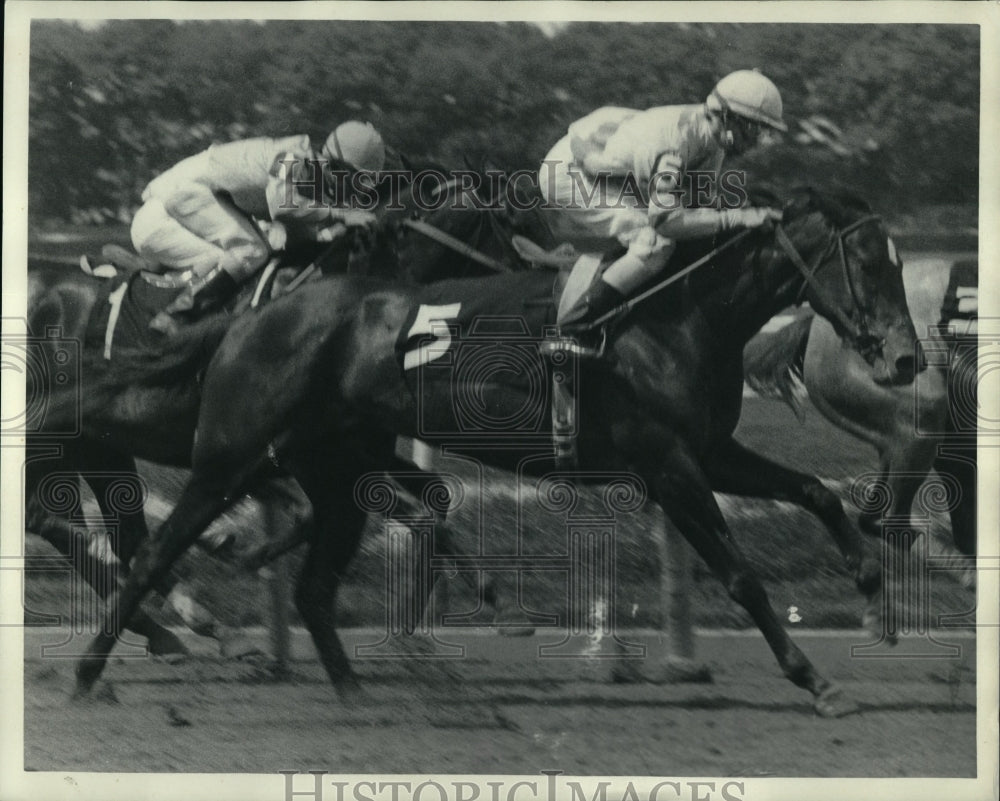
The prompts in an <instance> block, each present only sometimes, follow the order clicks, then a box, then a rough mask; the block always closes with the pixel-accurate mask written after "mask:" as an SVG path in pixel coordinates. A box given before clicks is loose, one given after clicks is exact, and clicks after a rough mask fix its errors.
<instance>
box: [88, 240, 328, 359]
mask: <svg viewBox="0 0 1000 801" xmlns="http://www.w3.org/2000/svg"><path fill="white" fill-rule="evenodd" d="M80 269H81V270H83V271H84V272H85V273H87V274H88V275H92V276H94V277H95V278H100V279H102V280H104V281H105V282H106V283H105V286H104V287H103V294H102V296H101V297H100V298H99V299H98V302H97V303H95V304H94V308H93V311H92V312H91V317H90V320H89V321H88V324H87V334H86V340H87V343H88V345H90V346H91V347H95V348H96V347H100V346H103V354H104V358H105V360H108V361H110V360H111V354H112V349H113V345H114V343H115V341H116V340H117V341H118V342H122V341H126V342H128V343H129V346H130V348H139V349H147V348H148V349H149V350H150V351H153V350H157V349H158V348H159V346H160V345H161V344H162V342H163V334H162V333H161V332H159V331H156V330H154V329H151V328H150V325H149V324H150V322H151V321H152V320H153V319H154V318H155V317H157V316H158V315H159V314H160V313H161V312H163V310H164V309H166V308H167V306H169V305H170V304H171V303H172V302H173V301H174V299H175V298H176V297H177V296H178V295H179V294H180V293H181V292H182V291H183V290H184V288H185V287H186V286H187V285H188V284H189V283H190V281H191V280H192V278H193V273H192V272H191V271H190V270H186V271H183V272H170V273H162V272H158V271H157V270H156V265H153V264H151V263H150V262H149V261H147V260H146V259H144V258H143V257H142V256H139V255H137V254H135V253H132V252H131V251H129V250H127V249H126V248H123V247H121V246H120V245H114V244H108V245H105V246H104V247H103V248H102V249H101V255H100V258H98V259H90V258H88V257H87V256H82V257H81V258H80ZM289 270H292V268H285V269H282V268H280V265H279V264H278V263H277V260H276V259H275V260H272V262H271V263H270V264H268V265H267V267H265V269H264V270H263V271H262V272H261V274H260V275H259V276H258V277H257V280H256V282H255V283H254V291H253V293H252V295H250V296H246V295H245V293H240V294H238V295H237V296H236V297H234V298H233V299H232V301H231V302H230V303H229V304H227V306H226V308H227V310H228V311H229V312H230V313H235V314H238V313H240V312H242V311H244V310H245V309H246V308H253V307H256V306H257V305H258V304H259V303H261V302H262V301H264V300H265V299H268V298H272V297H276V296H277V295H278V294H281V293H282V292H283V291H285V288H286V286H287V285H288V284H289V282H290V281H291V279H292V277H293V276H289V275H287V274H286V272H287V271H289ZM294 272H298V271H297V270H294ZM308 277H311V275H310V276H304V277H303V278H308Z"/></svg>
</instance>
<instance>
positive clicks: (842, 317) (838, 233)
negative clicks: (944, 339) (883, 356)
mask: <svg viewBox="0 0 1000 801" xmlns="http://www.w3.org/2000/svg"><path fill="white" fill-rule="evenodd" d="M872 222H877V223H880V224H881V222H882V218H881V217H879V216H878V215H877V214H869V215H866V216H864V217H862V218H860V219H858V220H855V221H854V222H852V223H851V224H850V225H848V226H847V227H845V228H841V229H838V230H834V231H833V233H832V235H831V237H830V244H829V245H828V246H827V247H826V248H825V249H824V251H823V252H822V253H821V254H820V255H819V257H818V258H817V259H816V262H815V263H814V264H813V266H812V267H809V266H807V265H806V263H805V260H804V259H803V258H802V256H801V255H800V254H799V252H798V250H796V248H795V245H794V244H793V243H792V240H791V239H789V237H788V234H786V233H785V230H784V228H782V227H781V225H778V226H776V227H775V230H774V240H775V242H777V243H778V245H779V246H780V247H781V249H782V250H783V251H785V254H786V255H787V256H788V258H789V259H791V261H792V264H794V265H795V267H796V269H797V270H798V271H799V272H800V273H801V274H802V277H803V278H804V279H805V283H803V285H802V289H800V290H799V293H798V295H797V296H796V298H795V303H796V305H798V304H799V303H801V302H802V298H803V296H804V295H805V291H806V288H807V287H810V288H811V289H812V290H813V292H814V293H815V294H816V297H817V299H818V300H819V301H820V302H821V303H822V304H823V305H824V306H825V307H826V309H827V310H828V311H829V312H830V314H831V315H832V316H833V317H835V318H836V320H837V322H838V323H839V324H840V326H841V327H842V328H843V330H844V331H846V332H847V334H848V336H850V338H851V340H852V341H853V343H854V347H855V348H856V349H857V351H858V352H859V353H860V354H861V355H862V356H865V357H866V358H867V357H869V356H874V354H876V353H878V352H879V351H881V350H882V347H883V346H884V345H885V340H884V339H879V338H878V337H876V336H875V335H874V334H872V332H871V329H870V328H869V326H868V316H867V315H866V314H865V310H864V307H863V306H862V305H861V301H860V299H859V298H858V292H857V288H856V287H855V286H854V281H853V280H852V279H851V270H850V267H849V266H848V263H847V251H846V250H845V248H844V242H845V241H846V239H847V237H848V236H850V235H851V234H852V233H854V232H855V231H857V230H858V229H859V228H860V227H861V226H863V225H867V224H868V223H872ZM834 250H836V251H837V253H838V254H839V256H840V266H841V270H842V273H843V276H844V282H845V283H846V284H847V290H848V292H849V293H850V296H851V302H852V303H853V304H854V311H855V312H857V317H858V321H857V322H855V321H854V320H852V319H851V318H850V317H849V316H848V315H847V314H845V313H844V312H843V310H841V308H840V307H839V306H838V305H837V304H835V303H833V302H831V301H830V296H829V293H828V292H825V291H824V290H823V288H822V286H820V284H819V282H818V281H817V280H816V274H817V273H818V272H819V271H820V269H821V268H822V267H823V265H824V264H826V262H827V260H828V259H829V257H830V255H831V254H832V253H833V251H834Z"/></svg>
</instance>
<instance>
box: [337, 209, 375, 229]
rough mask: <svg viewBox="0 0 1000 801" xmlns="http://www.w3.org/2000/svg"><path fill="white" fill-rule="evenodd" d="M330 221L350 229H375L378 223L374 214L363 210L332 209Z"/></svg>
mask: <svg viewBox="0 0 1000 801" xmlns="http://www.w3.org/2000/svg"><path fill="white" fill-rule="evenodd" d="M330 219H331V220H332V221H335V222H340V223H343V224H344V225H346V226H347V227H348V228H374V227H375V223H376V222H377V218H376V217H375V214H374V213H373V212H370V211H364V210H362V209H330Z"/></svg>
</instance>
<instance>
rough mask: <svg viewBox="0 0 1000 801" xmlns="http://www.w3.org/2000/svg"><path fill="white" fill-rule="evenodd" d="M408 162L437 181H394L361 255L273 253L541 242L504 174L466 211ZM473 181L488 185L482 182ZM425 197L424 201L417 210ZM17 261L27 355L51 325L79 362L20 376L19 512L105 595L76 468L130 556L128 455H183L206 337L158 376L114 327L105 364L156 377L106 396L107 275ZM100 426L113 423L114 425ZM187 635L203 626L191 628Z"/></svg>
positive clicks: (243, 298)
mask: <svg viewBox="0 0 1000 801" xmlns="http://www.w3.org/2000/svg"><path fill="white" fill-rule="evenodd" d="M420 170H423V172H426V173H427V174H428V175H430V176H431V177H433V176H434V175H439V176H440V177H441V179H442V180H441V182H440V183H439V184H437V185H434V184H433V183H432V182H429V181H422V182H421V184H420V186H419V197H418V196H416V195H415V191H416V190H415V188H414V187H409V186H407V187H403V188H402V192H401V194H400V195H399V196H398V197H394V198H393V202H392V203H391V204H387V205H388V206H389V207H388V208H387V209H386V208H383V210H382V212H381V215H380V224H379V227H378V230H377V231H376V232H375V235H374V236H373V237H371V238H370V241H369V242H367V247H366V248H364V249H363V251H364V252H363V253H361V254H358V253H356V252H355V253H351V252H350V251H351V248H349V247H346V246H345V247H340V248H338V247H331V248H325V247H323V248H318V247H305V248H300V249H299V251H298V252H295V253H286V254H283V256H284V257H283V259H282V263H283V264H284V265H287V267H288V269H289V270H292V269H294V265H298V268H299V269H301V268H302V267H303V266H304V265H305V264H307V263H309V262H314V263H317V264H319V265H320V266H321V267H322V271H323V272H343V271H346V270H350V271H351V272H355V271H359V270H360V271H364V272H369V271H371V272H374V273H376V274H378V275H382V276H385V277H394V278H402V279H403V280H411V281H415V282H423V281H426V280H428V279H429V278H430V277H432V276H436V275H438V274H439V273H440V272H441V271H442V270H445V271H446V272H447V274H448V275H468V274H481V273H483V272H490V271H491V270H494V271H495V270H518V269H525V268H526V266H527V265H525V264H523V263H521V262H520V260H519V258H518V256H517V254H516V253H515V252H514V251H513V249H512V247H511V245H510V241H511V235H512V234H514V233H520V234H523V235H527V236H529V237H531V238H532V239H534V240H536V241H539V242H542V243H546V244H547V243H548V237H549V234H548V229H547V227H546V226H545V225H544V223H543V222H542V220H541V217H540V215H538V213H537V212H535V211H532V210H528V211H523V210H520V209H519V208H515V206H516V205H518V203H517V201H518V200H520V201H521V204H520V205H522V206H523V205H524V201H525V198H523V197H521V198H518V197H517V196H516V195H514V194H513V192H512V191H510V190H508V189H507V187H506V185H505V184H504V183H494V184H492V185H490V186H489V190H490V191H483V190H480V191H479V192H477V193H476V194H475V197H471V198H470V196H469V195H468V193H466V196H465V204H466V206H465V208H466V210H465V211H456V207H461V206H462V203H460V202H458V200H457V192H458V187H457V185H456V184H455V183H454V182H448V181H446V180H444V179H445V171H444V170H443V169H441V168H438V167H436V166H433V169H425V168H419V169H418V168H416V167H414V171H415V172H420ZM477 183H479V184H481V185H483V186H485V185H486V182H485V181H482V180H480V181H478V182H477ZM508 194H510V198H508ZM511 199H513V200H514V203H511V202H510V200H511ZM472 201H474V202H472ZM428 205H430V206H431V207H432V210H430V211H427V210H426V207H427V206H428ZM422 207H423V208H424V211H421V208H422ZM421 226H430V228H427V227H424V228H421ZM427 230H429V231H430V233H431V234H432V235H434V234H443V235H444V236H446V237H449V238H450V239H451V240H452V241H459V242H461V243H463V244H465V245H467V246H468V247H469V248H470V249H471V250H472V251H475V253H476V255H477V256H480V257H481V256H483V255H485V256H486V257H487V258H488V259H489V260H491V261H492V262H493V263H494V265H495V266H494V267H492V268H487V267H484V266H483V264H482V263H480V262H477V261H475V259H471V258H468V257H465V256H459V255H456V254H455V252H454V251H453V250H451V249H450V246H448V245H446V244H442V243H441V242H440V241H437V240H435V239H432V238H431V237H430V236H428V234H427V233H425V231H427ZM345 244H347V243H345ZM355 250H356V249H355ZM28 267H29V270H28V280H29V298H28V323H29V328H30V330H29V334H31V335H33V337H32V339H31V342H32V347H34V348H35V349H36V350H37V351H38V352H36V353H34V354H32V357H33V358H34V360H35V361H36V362H38V363H39V364H44V361H45V356H44V353H45V352H47V351H49V350H52V349H53V347H58V342H56V341H52V342H47V341H46V338H45V333H46V332H47V331H55V330H58V331H60V338H61V339H62V340H64V341H69V342H72V343H78V344H79V345H81V347H80V349H79V353H78V356H79V357H80V358H81V359H82V364H73V365H71V366H72V367H75V368H79V369H78V370H77V371H76V372H77V374H78V375H79V376H80V378H81V379H83V383H79V384H78V383H77V382H75V381H73V382H70V383H68V384H65V385H61V386H56V385H54V384H51V383H48V382H47V380H46V376H47V374H46V373H44V372H42V373H37V372H29V374H28V383H29V386H28V388H27V389H28V398H29V399H34V400H35V401H36V405H38V404H41V405H42V406H44V407H45V409H44V415H43V417H44V418H45V419H44V420H43V421H42V423H41V424H40V425H39V426H38V428H39V431H38V432H37V433H36V434H33V435H31V436H29V441H28V446H29V459H28V462H27V466H26V486H25V511H26V521H25V522H26V524H27V527H28V528H29V529H30V530H32V531H34V532H35V533H37V534H39V535H40V536H42V537H43V538H44V539H46V540H47V541H48V542H49V543H50V544H51V545H53V546H54V547H55V548H56V549H57V550H58V551H59V552H60V553H62V554H63V555H64V556H66V557H67V558H68V559H69V560H70V561H71V562H72V564H73V566H74V567H75V569H76V570H77V571H78V572H79V573H80V575H81V576H82V577H84V578H85V580H87V581H88V582H90V583H91V584H92V586H93V587H94V589H95V590H96V591H97V593H98V594H99V595H100V596H101V597H102V598H103V597H106V596H107V594H108V593H109V592H110V590H111V589H112V588H113V586H114V583H115V576H116V573H115V571H116V570H117V569H118V568H117V566H116V565H115V563H113V562H108V561H107V560H103V559H101V558H98V557H97V556H95V555H93V554H92V553H91V552H90V548H89V541H88V538H87V536H86V534H85V529H84V528H83V527H81V526H79V525H74V523H73V520H74V519H76V520H79V519H81V515H82V513H81V502H80V494H79V489H78V486H77V476H80V477H82V478H83V479H84V480H85V481H86V482H87V483H88V484H89V485H90V487H91V489H92V490H93V492H94V495H95V497H96V499H97V501H98V504H99V506H100V510H101V514H102V515H103V517H104V519H105V521H107V522H108V524H109V525H113V527H114V532H115V534H114V536H112V538H111V543H112V549H113V551H114V553H115V556H116V557H117V560H118V562H119V563H120V564H122V565H128V563H129V561H130V560H131V558H132V556H133V555H134V553H135V549H136V548H137V547H138V545H139V543H141V542H142V541H143V540H144V539H145V538H146V537H147V536H148V530H147V527H146V523H145V518H144V516H143V509H142V495H143V491H142V490H143V482H142V480H141V479H140V477H139V475H138V472H137V470H136V466H135V459H134V457H136V456H138V457H140V458H145V459H148V460H151V461H155V462H160V463H163V464H168V465H177V466H182V467H186V466H188V465H189V463H190V450H191V445H192V442H193V436H194V427H195V424H196V421H197V404H198V402H199V398H200V388H199V386H198V382H197V373H198V371H199V369H201V368H203V367H204V366H205V365H206V364H207V362H208V359H209V357H210V356H211V350H212V347H214V344H216V343H217V341H218V337H217V336H215V337H214V338H213V339H212V340H211V341H208V340H204V342H205V347H204V348H203V350H202V352H201V354H200V358H197V359H192V360H191V363H190V364H185V370H184V371H181V373H179V374H178V373H170V374H168V375H164V374H162V373H159V374H157V373H156V371H157V370H158V369H159V368H158V367H157V363H158V360H159V359H160V356H161V353H160V352H159V345H158V344H157V343H150V344H148V345H147V346H146V347H145V349H143V348H136V346H135V345H136V343H134V342H129V341H128V340H127V338H126V339H125V341H124V342H122V340H123V338H125V337H127V334H128V332H123V331H121V330H119V331H118V332H117V333H116V336H115V341H114V353H115V356H114V358H115V361H117V359H118V358H119V354H120V353H121V352H122V351H123V349H124V352H125V353H126V354H129V353H131V356H128V355H126V358H128V359H131V360H132V361H135V360H136V359H141V358H147V359H148V360H149V371H148V374H149V375H150V376H151V375H153V374H157V375H158V378H157V380H155V381H154V380H145V381H143V382H142V383H141V384H138V385H135V386H133V387H131V388H130V390H129V392H128V393H127V395H125V396H119V395H118V394H117V393H116V392H112V393H111V394H108V393H107V392H106V391H105V389H106V387H107V382H105V381H104V377H105V376H106V375H108V374H109V372H111V373H113V372H114V368H113V365H112V363H111V362H110V361H109V360H107V359H105V358H103V354H102V351H103V349H104V343H103V342H101V341H97V340H91V341H88V339H87V329H88V325H89V323H90V320H91V317H92V316H93V314H94V311H95V308H100V307H101V306H102V305H103V304H106V302H107V300H108V295H109V290H110V288H111V286H112V285H111V284H109V283H108V281H101V280H99V279H96V278H94V277H92V276H89V275H86V274H84V273H83V272H81V271H80V270H77V269H74V268H73V267H71V266H69V265H67V264H64V263H62V262H60V261H56V260H46V259H40V258H33V259H31V260H30V261H29V265H28ZM317 274H318V273H317ZM148 291H150V292H154V291H155V290H148ZM254 292H255V287H254V286H252V285H248V286H246V287H244V290H243V291H242V292H241V294H240V296H239V297H237V298H236V299H235V300H234V303H233V310H234V311H235V312H242V311H244V310H245V309H246V307H247V306H248V305H249V301H250V296H251V295H253V294H254ZM265 297H266V294H265ZM164 302H166V301H164ZM232 319H234V318H233V317H231V316H221V317H218V318H216V321H215V322H213V323H211V324H210V325H209V328H210V329H211V330H213V331H217V330H218V326H219V325H221V324H222V323H223V321H231V320H232ZM198 330H199V328H198V327H196V329H195V331H194V332H192V333H190V334H188V335H185V337H184V341H188V340H189V339H198V338H199V334H198ZM98 333H100V332H98ZM142 338H143V337H142V336H140V339H142ZM98 339H99V338H98ZM166 348H167V350H168V351H169V350H170V348H171V346H170V345H169V344H168V345H166ZM39 360H40V361H39ZM167 361H169V357H168V359H167ZM51 366H52V365H50V367H51ZM72 372H74V371H72V370H71V371H70V373H72ZM107 406H111V407H113V408H115V409H116V411H114V412H111V414H110V415H106V416H105V418H104V419H110V420H111V421H112V422H111V423H110V424H109V426H104V427H102V426H101V425H100V419H101V416H100V415H99V414H98V415H95V414H94V410H102V411H108V409H107V408H106V407H107ZM81 424H82V428H80V429H79V430H78V428H79V426H80V425H81ZM95 426H96V427H95ZM109 428H110V429H113V430H114V433H113V434H112V433H111V431H110V430H109ZM63 430H70V433H69V434H68V435H67V436H61V435H60V434H59V433H58V432H60V431H63ZM410 483H413V484H415V485H419V484H421V483H422V482H420V481H418V480H417V479H415V478H412V479H411V481H410ZM407 488H408V489H410V490H411V491H413V490H414V489H415V488H414V487H409V486H408V487H407ZM254 494H255V495H256V496H257V497H258V498H259V499H261V500H264V501H265V503H267V502H281V503H286V502H287V498H288V497H290V496H291V495H292V494H294V488H292V487H291V486H290V485H289V484H288V483H287V482H286V481H284V480H283V479H282V477H281V476H279V475H273V476H270V477H268V478H267V480H261V481H258V482H257V484H256V485H255V487H254ZM419 494H420V492H419V488H418V487H417V495H419ZM307 535H308V528H302V529H300V530H297V531H288V532H281V533H280V535H279V537H278V538H277V540H276V541H273V542H271V543H268V545H267V547H266V548H265V549H264V550H262V551H260V552H259V553H256V554H254V555H253V556H252V557H251V559H250V560H249V562H250V563H251V564H250V566H253V565H255V564H258V563H262V562H264V561H266V560H267V559H269V558H271V557H273V556H276V555H278V554H280V553H281V552H283V551H284V550H287V549H288V548H290V547H292V546H294V545H295V544H297V543H299V542H301V541H303V540H304V539H305V538H306V536H307ZM171 586H172V582H171V581H170V580H165V582H164V583H163V584H162V585H161V590H163V591H164V593H165V592H166V590H167V589H168V588H169V587H171ZM131 628H132V629H133V630H135V631H137V632H138V633H141V634H142V635H143V636H145V637H147V638H148V640H149V646H150V649H151V651H153V652H154V653H168V652H182V651H184V650H185V649H184V647H183V646H182V644H181V643H180V641H179V640H178V639H177V638H176V637H175V636H174V635H173V634H172V633H171V632H170V631H169V630H167V629H165V628H164V627H162V626H160V625H158V624H157V623H156V622H155V621H154V620H152V619H151V618H149V617H147V616H146V615H145V614H144V613H142V612H139V613H137V615H136V616H135V618H134V619H133V621H132V624H131ZM199 632H200V633H206V634H208V633H210V632H209V631H206V630H202V629H201V628H200V629H199Z"/></svg>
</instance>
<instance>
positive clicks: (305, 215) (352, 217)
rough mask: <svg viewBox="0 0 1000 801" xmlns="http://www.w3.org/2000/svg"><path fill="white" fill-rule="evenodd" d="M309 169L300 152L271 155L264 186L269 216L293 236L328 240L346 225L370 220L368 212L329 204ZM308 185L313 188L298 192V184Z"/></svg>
mask: <svg viewBox="0 0 1000 801" xmlns="http://www.w3.org/2000/svg"><path fill="white" fill-rule="evenodd" d="M312 170H313V167H312V165H310V164H309V163H308V161H307V159H304V158H302V156H301V155H300V154H296V153H286V154H283V155H282V156H279V157H278V158H277V159H275V161H274V165H273V166H272V168H271V171H270V173H269V175H268V181H267V187H266V189H265V194H266V196H267V206H268V212H269V213H270V215H271V219H272V220H274V221H275V222H281V223H284V224H286V225H287V226H288V227H289V229H291V230H292V231H293V232H295V235H296V236H297V237H303V236H304V237H307V238H309V239H312V240H315V241H318V242H332V241H333V240H334V239H337V238H339V237H340V236H341V235H343V233H345V232H346V230H347V229H348V228H353V227H358V226H369V225H372V224H373V223H374V221H375V215H374V214H372V213H371V212H368V211H361V210H358V209H350V208H338V207H336V206H331V205H330V204H329V201H327V200H326V198H325V196H324V193H323V192H322V191H321V190H322V188H323V187H322V184H321V183H316V182H314V180H313V179H314V177H315V175H314V174H313V172H312ZM310 187H314V188H315V192H314V193H310V194H308V195H307V194H303V193H302V191H301V189H302V188H305V189H306V190H308V189H309V188H310ZM312 194H315V195H316V197H315V198H314V197H312Z"/></svg>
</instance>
